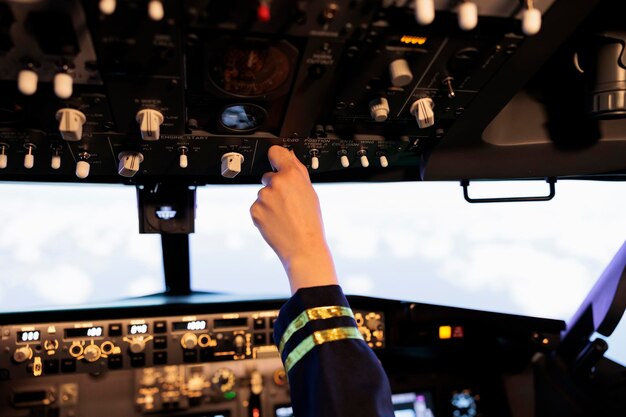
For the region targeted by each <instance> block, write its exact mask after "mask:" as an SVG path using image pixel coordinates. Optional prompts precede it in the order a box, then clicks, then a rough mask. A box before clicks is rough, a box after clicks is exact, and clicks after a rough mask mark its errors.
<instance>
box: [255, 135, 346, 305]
mask: <svg viewBox="0 0 626 417" xmlns="http://www.w3.org/2000/svg"><path fill="white" fill-rule="evenodd" d="M268 157H269V160H270V164H271V165H272V167H273V168H274V169H275V170H276V172H268V173H266V174H265V175H263V179H262V182H263V185H264V186H265V187H263V188H262V189H261V190H260V191H259V193H258V196H257V200H256V201H255V202H254V204H253V205H252V207H250V214H251V215H252V221H253V222H254V225H255V226H256V227H257V228H258V229H259V231H260V232H261V235H262V236H263V238H264V239H265V241H266V242H267V243H268V244H269V245H270V246H271V247H272V249H273V250H274V252H276V254H277V255H278V258H279V259H280V261H281V262H282V264H283V267H284V268H285V271H286V272H287V276H288V277H289V284H290V285H291V292H292V293H295V292H296V291H297V290H298V289H299V288H303V287H314V286H319V285H332V284H337V274H336V273H335V267H334V264H333V259H332V256H331V254H330V250H329V249H328V245H327V244H326V238H325V237H324V225H323V222H322V213H321V211H320V205H319V200H318V198H317V194H316V193H315V190H314V189H313V186H312V185H311V180H310V178H309V173H308V172H307V169H306V167H305V166H304V165H302V164H301V163H300V161H298V158H296V156H295V155H294V154H293V152H291V151H289V150H287V149H285V148H283V147H281V146H272V147H271V148H270V150H269V152H268Z"/></svg>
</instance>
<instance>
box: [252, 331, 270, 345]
mask: <svg viewBox="0 0 626 417" xmlns="http://www.w3.org/2000/svg"><path fill="white" fill-rule="evenodd" d="M254 344H255V345H256V346H264V345H267V344H268V343H267V335H266V334H265V333H255V334H254Z"/></svg>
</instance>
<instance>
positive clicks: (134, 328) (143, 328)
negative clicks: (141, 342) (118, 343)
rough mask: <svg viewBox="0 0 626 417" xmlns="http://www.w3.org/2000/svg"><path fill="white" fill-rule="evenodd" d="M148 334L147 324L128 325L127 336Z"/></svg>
mask: <svg viewBox="0 0 626 417" xmlns="http://www.w3.org/2000/svg"><path fill="white" fill-rule="evenodd" d="M146 333H148V325H147V324H129V325H128V334H146Z"/></svg>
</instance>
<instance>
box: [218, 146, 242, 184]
mask: <svg viewBox="0 0 626 417" xmlns="http://www.w3.org/2000/svg"><path fill="white" fill-rule="evenodd" d="M243 161H244V158H243V155H242V154H240V153H237V152H229V153H225V154H224V155H222V176H223V177H225V178H235V177H236V176H237V174H239V173H240V172H241V164H242V163H243Z"/></svg>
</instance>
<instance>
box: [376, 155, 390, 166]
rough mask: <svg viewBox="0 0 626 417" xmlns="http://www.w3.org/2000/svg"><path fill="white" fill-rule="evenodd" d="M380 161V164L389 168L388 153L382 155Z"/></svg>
mask: <svg viewBox="0 0 626 417" xmlns="http://www.w3.org/2000/svg"><path fill="white" fill-rule="evenodd" d="M378 161H380V166H381V167H383V168H387V167H388V166H389V161H388V160H387V156H386V155H381V156H380V157H379V158H378Z"/></svg>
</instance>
